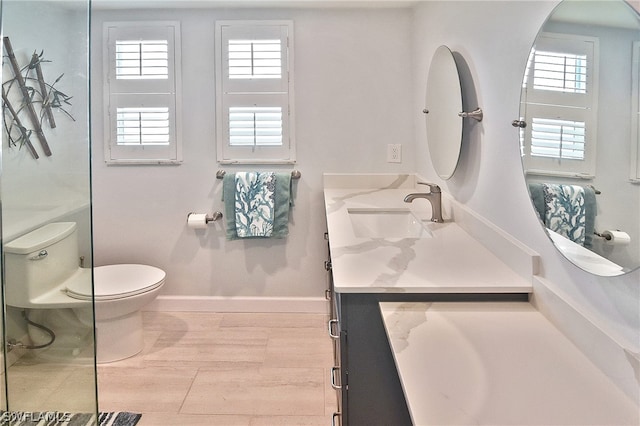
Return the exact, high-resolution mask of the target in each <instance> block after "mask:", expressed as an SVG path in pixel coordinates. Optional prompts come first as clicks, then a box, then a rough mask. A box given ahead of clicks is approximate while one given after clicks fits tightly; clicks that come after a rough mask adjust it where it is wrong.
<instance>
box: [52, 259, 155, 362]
mask: <svg viewBox="0 0 640 426" xmlns="http://www.w3.org/2000/svg"><path fill="white" fill-rule="evenodd" d="M164 279H165V272H164V271H163V270H162V269H159V268H156V267H154V266H149V265H136V264H120V265H106V266H98V267H95V268H94V269H93V291H92V289H91V287H90V286H87V285H85V283H81V282H78V281H76V282H74V283H71V284H69V285H67V286H66V288H65V292H66V294H67V295H68V296H69V297H71V298H73V299H78V300H85V301H91V300H92V299H93V301H94V307H95V328H96V345H97V348H96V361H97V362H98V363H107V362H113V361H118V360H121V359H125V358H129V357H131V356H133V355H136V354H137V353H139V352H140V351H141V350H142V349H143V348H144V339H143V337H142V311H141V309H142V308H143V307H144V306H146V305H147V304H148V303H149V302H151V301H153V300H154V299H155V298H156V296H157V295H158V293H159V292H160V290H161V289H162V286H163V285H164ZM92 293H93V294H92Z"/></svg>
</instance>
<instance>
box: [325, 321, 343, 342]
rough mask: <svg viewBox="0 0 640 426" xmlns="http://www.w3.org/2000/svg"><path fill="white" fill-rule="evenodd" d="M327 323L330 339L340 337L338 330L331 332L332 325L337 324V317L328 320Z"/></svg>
mask: <svg viewBox="0 0 640 426" xmlns="http://www.w3.org/2000/svg"><path fill="white" fill-rule="evenodd" d="M327 324H328V328H329V337H331V338H332V339H339V338H340V332H338V334H334V333H333V325H334V324H336V325H339V323H338V320H337V319H332V320H329V322H328V323H327Z"/></svg>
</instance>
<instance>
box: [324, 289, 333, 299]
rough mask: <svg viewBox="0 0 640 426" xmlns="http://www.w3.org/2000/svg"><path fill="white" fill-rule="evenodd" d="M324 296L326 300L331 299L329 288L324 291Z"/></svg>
mask: <svg viewBox="0 0 640 426" xmlns="http://www.w3.org/2000/svg"><path fill="white" fill-rule="evenodd" d="M324 298H325V299H327V300H331V290H330V289H326V290H325V291H324Z"/></svg>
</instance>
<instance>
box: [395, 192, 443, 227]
mask: <svg viewBox="0 0 640 426" xmlns="http://www.w3.org/2000/svg"><path fill="white" fill-rule="evenodd" d="M418 184H419V185H427V186H428V187H429V192H415V193H412V194H409V195H407V196H406V197H404V202H405V203H411V202H413V200H415V199H416V198H426V199H427V200H429V202H430V203H431V221H432V222H444V220H443V219H442V191H441V190H440V187H439V186H438V185H436V184H435V183H426V182H418Z"/></svg>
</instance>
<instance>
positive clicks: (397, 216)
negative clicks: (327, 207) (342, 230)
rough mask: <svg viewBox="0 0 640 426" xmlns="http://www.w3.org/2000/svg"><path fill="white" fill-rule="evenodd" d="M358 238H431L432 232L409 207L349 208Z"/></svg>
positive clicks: (352, 225) (350, 217)
mask: <svg viewBox="0 0 640 426" xmlns="http://www.w3.org/2000/svg"><path fill="white" fill-rule="evenodd" d="M347 212H348V213H349V219H350V220H351V227H352V228H353V232H354V233H355V236H356V237H358V238H431V232H430V231H429V230H428V229H427V228H426V227H425V226H424V224H423V223H422V221H421V220H420V219H418V218H417V217H416V216H415V215H414V214H413V213H412V212H411V211H410V210H409V209H367V208H349V209H347Z"/></svg>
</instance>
